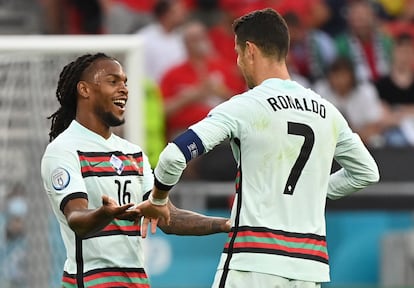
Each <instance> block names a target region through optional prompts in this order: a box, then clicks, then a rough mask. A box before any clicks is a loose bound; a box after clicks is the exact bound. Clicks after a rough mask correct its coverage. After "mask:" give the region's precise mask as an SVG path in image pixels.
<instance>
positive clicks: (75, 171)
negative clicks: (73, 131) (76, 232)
mask: <svg viewBox="0 0 414 288" xmlns="http://www.w3.org/2000/svg"><path fill="white" fill-rule="evenodd" d="M41 174H42V181H43V185H44V188H45V190H46V192H47V193H48V195H49V197H50V199H51V202H52V204H53V205H54V206H55V207H56V208H58V209H59V210H61V211H62V212H63V208H64V207H65V204H66V203H67V201H69V200H70V199H74V198H86V199H87V197H88V196H87V190H86V186H85V183H84V181H83V177H82V174H81V167H80V163H79V160H78V158H77V157H76V155H75V154H74V153H72V152H70V151H65V150H59V149H58V150H54V151H50V150H49V151H47V152H46V153H45V155H44V156H43V158H42V162H41Z"/></svg>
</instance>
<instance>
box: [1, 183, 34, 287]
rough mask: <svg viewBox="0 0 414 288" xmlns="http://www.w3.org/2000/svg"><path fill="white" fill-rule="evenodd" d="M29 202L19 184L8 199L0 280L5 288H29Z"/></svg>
mask: <svg viewBox="0 0 414 288" xmlns="http://www.w3.org/2000/svg"><path fill="white" fill-rule="evenodd" d="M27 210H28V207H27V202H26V198H25V191H24V187H23V186H22V185H21V184H20V183H18V184H16V185H15V186H14V187H13V189H12V191H11V193H10V194H9V195H8V197H7V199H6V211H5V220H6V226H5V239H4V241H5V243H3V244H4V245H2V249H1V251H0V252H1V253H0V254H1V255H0V256H1V257H0V271H1V272H0V279H1V283H2V286H1V287H4V288H14V287H27V286H26V285H27V284H28V281H27V280H28V279H27V277H26V276H27V275H26V274H27V273H26V271H27V267H26V265H27V262H26V253H27V251H26V249H27V243H26V242H27V239H26V237H27V235H26V230H25V228H26V227H25V223H26V221H25V220H26V216H27Z"/></svg>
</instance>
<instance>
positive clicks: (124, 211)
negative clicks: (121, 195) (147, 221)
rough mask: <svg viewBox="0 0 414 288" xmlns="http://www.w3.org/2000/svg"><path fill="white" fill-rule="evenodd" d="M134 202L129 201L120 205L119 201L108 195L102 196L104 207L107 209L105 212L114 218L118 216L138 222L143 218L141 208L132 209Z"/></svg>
mask: <svg viewBox="0 0 414 288" xmlns="http://www.w3.org/2000/svg"><path fill="white" fill-rule="evenodd" d="M133 206H134V204H133V203H128V204H125V205H122V206H119V205H118V203H117V202H116V201H115V200H114V199H113V198H111V197H109V196H107V195H103V196H102V207H103V209H104V211H105V214H107V215H108V216H111V217H113V218H118V219H121V220H130V221H134V222H135V223H138V221H139V220H140V218H141V216H142V215H141V211H140V210H139V209H136V208H135V209H130V208H131V207H133Z"/></svg>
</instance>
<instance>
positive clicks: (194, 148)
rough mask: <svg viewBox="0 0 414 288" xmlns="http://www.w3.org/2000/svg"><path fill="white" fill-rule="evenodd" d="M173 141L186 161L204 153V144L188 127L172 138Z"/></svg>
mask: <svg viewBox="0 0 414 288" xmlns="http://www.w3.org/2000/svg"><path fill="white" fill-rule="evenodd" d="M173 143H174V144H175V145H177V147H178V148H179V149H180V151H181V152H182V153H183V155H184V157H185V160H186V162H187V163H188V162H189V161H190V160H191V159H194V158H197V157H198V156H200V155H202V154H203V153H204V146H203V143H202V142H201V139H200V138H199V137H198V136H197V134H196V133H195V132H194V131H193V130H191V129H189V130H187V131H185V132H184V133H183V134H181V135H180V136H178V137H177V138H175V139H174V141H173Z"/></svg>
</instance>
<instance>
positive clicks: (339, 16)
mask: <svg viewBox="0 0 414 288" xmlns="http://www.w3.org/2000/svg"><path fill="white" fill-rule="evenodd" d="M348 1H349V0H325V4H326V6H327V8H328V9H329V11H330V17H329V19H328V20H327V21H326V22H325V23H324V24H323V25H322V26H321V29H322V30H323V31H325V32H326V33H328V34H329V35H331V37H335V36H336V35H338V34H340V33H342V32H344V31H345V29H346V27H347V24H346V19H345V14H346V7H347V3H348Z"/></svg>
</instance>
